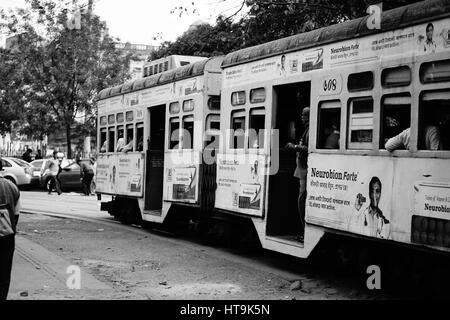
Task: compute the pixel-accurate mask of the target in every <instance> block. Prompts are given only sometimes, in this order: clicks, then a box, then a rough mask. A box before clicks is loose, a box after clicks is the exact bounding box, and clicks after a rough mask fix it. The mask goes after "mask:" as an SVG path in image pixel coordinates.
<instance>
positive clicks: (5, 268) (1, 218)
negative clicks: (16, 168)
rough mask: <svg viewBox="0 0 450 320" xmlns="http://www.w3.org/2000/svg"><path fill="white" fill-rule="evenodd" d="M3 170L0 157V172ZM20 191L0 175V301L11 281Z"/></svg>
mask: <svg viewBox="0 0 450 320" xmlns="http://www.w3.org/2000/svg"><path fill="white" fill-rule="evenodd" d="M2 170H3V165H2V161H1V158H0V172H1V171H2ZM19 199H20V191H19V189H18V188H17V187H16V186H15V185H14V184H13V183H12V182H10V181H8V180H6V179H4V178H3V177H2V176H0V301H1V300H6V298H7V296H8V291H9V285H10V282H11V269H12V262H13V256H14V249H15V233H16V226H17V222H18V221H19V210H20V201H19Z"/></svg>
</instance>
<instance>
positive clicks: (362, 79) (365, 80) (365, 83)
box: [347, 71, 373, 92]
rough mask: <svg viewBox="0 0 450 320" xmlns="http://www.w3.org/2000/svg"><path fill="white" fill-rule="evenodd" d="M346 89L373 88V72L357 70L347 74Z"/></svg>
mask: <svg viewBox="0 0 450 320" xmlns="http://www.w3.org/2000/svg"><path fill="white" fill-rule="evenodd" d="M347 88H348V91H350V92H354V91H364V90H372V89H373V72H372V71H366V72H359V73H353V74H350V75H349V76H348V83H347Z"/></svg>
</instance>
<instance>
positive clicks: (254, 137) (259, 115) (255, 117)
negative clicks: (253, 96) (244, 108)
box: [249, 108, 266, 149]
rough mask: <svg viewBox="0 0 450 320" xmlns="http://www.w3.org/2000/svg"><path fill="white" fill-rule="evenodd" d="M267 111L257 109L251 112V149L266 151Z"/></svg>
mask: <svg viewBox="0 0 450 320" xmlns="http://www.w3.org/2000/svg"><path fill="white" fill-rule="evenodd" d="M265 120H266V116H265V110H264V108H255V109H252V110H250V131H249V148H250V149H264V129H265Z"/></svg>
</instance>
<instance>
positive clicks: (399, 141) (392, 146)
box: [384, 130, 406, 152]
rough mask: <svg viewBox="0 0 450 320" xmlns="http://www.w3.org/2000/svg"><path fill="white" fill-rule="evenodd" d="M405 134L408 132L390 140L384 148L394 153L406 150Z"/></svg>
mask: <svg viewBox="0 0 450 320" xmlns="http://www.w3.org/2000/svg"><path fill="white" fill-rule="evenodd" d="M405 134H406V130H405V131H403V132H401V133H399V134H398V135H396V136H395V137H392V138H390V139H389V140H388V141H387V142H386V144H385V145H384V148H385V149H386V150H387V151H389V152H392V151H394V150H398V149H404V148H405V144H404V143H403V139H404V135H405Z"/></svg>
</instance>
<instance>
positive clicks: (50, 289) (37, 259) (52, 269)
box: [8, 236, 112, 300]
mask: <svg viewBox="0 0 450 320" xmlns="http://www.w3.org/2000/svg"><path fill="white" fill-rule="evenodd" d="M70 265H72V263H70V262H69V261H66V260H64V259H62V258H61V257H59V256H57V255H56V254H54V253H52V252H50V251H48V250H47V249H45V248H43V247H41V246H40V245H38V244H36V243H34V242H32V241H29V240H27V239H25V238H23V237H21V236H17V237H16V251H15V254H14V263H13V270H12V275H11V278H12V279H11V286H10V290H9V295H8V299H10V300H17V299H27V300H28V299H29V300H53V299H101V297H102V296H104V295H103V294H102V293H105V292H104V291H105V290H106V291H108V293H109V294H110V293H111V290H112V288H111V287H109V286H107V285H105V284H104V283H102V282H100V281H98V280H97V279H95V278H94V277H92V276H91V275H90V274H88V273H87V272H86V271H85V270H84V269H83V268H82V267H80V269H81V289H80V290H70V289H69V288H68V287H67V284H66V282H67V279H68V277H69V276H70V274H68V273H67V268H68V267H69V266H70Z"/></svg>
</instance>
